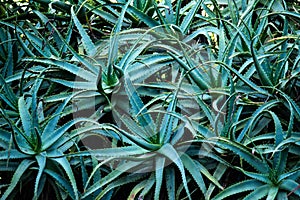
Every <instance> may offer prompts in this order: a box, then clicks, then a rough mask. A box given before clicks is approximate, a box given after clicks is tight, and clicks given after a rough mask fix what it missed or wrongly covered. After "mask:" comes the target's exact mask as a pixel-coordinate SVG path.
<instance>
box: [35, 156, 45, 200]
mask: <svg viewBox="0 0 300 200" xmlns="http://www.w3.org/2000/svg"><path fill="white" fill-rule="evenodd" d="M35 158H36V160H37V163H38V165H39V171H38V174H37V176H36V179H35V184H34V196H33V199H35V200H37V199H38V191H39V190H40V189H41V188H40V187H41V185H40V181H41V177H42V175H43V173H44V169H45V166H46V156H45V155H36V156H35Z"/></svg>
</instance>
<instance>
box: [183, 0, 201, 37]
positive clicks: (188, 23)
mask: <svg viewBox="0 0 300 200" xmlns="http://www.w3.org/2000/svg"><path fill="white" fill-rule="evenodd" d="M202 2H203V0H199V1H196V3H195V5H194V6H193V7H192V9H191V10H190V11H189V12H188V13H187V15H186V16H185V17H184V19H183V21H182V22H181V26H180V29H181V30H182V32H183V33H185V34H186V33H187V32H188V30H189V28H190V26H191V24H192V22H193V20H194V17H195V15H196V13H197V12H198V10H199V8H200V6H201V4H202Z"/></svg>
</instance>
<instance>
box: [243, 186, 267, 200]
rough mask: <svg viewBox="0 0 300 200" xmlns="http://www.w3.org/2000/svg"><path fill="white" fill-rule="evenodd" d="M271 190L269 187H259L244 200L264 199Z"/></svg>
mask: <svg viewBox="0 0 300 200" xmlns="http://www.w3.org/2000/svg"><path fill="white" fill-rule="evenodd" d="M270 189H271V188H270V186H269V185H262V186H259V187H257V188H256V189H255V190H254V191H253V192H251V193H250V194H248V195H247V196H246V197H245V198H244V200H252V199H262V198H263V197H265V196H267V194H268V192H269V190H270Z"/></svg>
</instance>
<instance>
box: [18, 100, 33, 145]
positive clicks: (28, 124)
mask: <svg viewBox="0 0 300 200" xmlns="http://www.w3.org/2000/svg"><path fill="white" fill-rule="evenodd" d="M18 107H19V112H20V117H21V122H22V126H23V129H24V132H25V136H26V137H27V138H28V140H29V141H31V140H32V139H33V138H31V137H32V136H33V131H34V127H33V122H32V117H31V114H30V113H29V110H28V108H27V105H26V102H25V99H24V96H22V97H20V98H19V102H18Z"/></svg>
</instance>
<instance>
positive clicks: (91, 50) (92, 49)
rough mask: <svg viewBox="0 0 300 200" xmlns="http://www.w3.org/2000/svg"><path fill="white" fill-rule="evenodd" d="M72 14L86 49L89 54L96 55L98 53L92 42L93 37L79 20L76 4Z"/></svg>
mask: <svg viewBox="0 0 300 200" xmlns="http://www.w3.org/2000/svg"><path fill="white" fill-rule="evenodd" d="M71 16H72V19H73V21H74V24H75V26H76V28H77V29H78V31H79V34H80V36H81V41H82V44H83V47H84V49H85V50H86V52H87V53H88V55H89V56H94V55H95V54H96V47H95V45H94V43H93V42H92V40H91V38H90V37H89V36H88V34H87V33H86V31H85V30H84V28H83V26H82V24H81V23H80V21H79V20H78V18H77V16H76V14H75V12H74V6H72V7H71Z"/></svg>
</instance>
